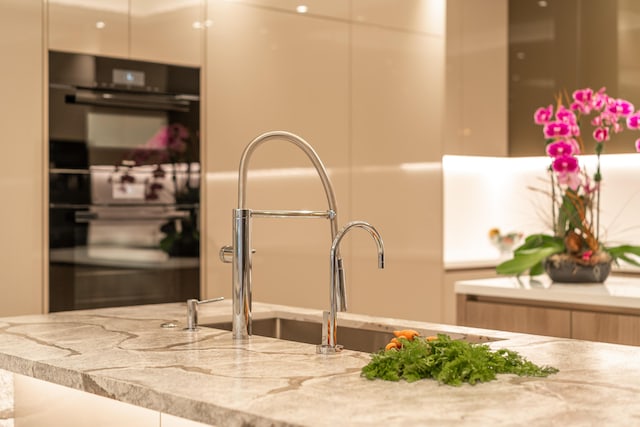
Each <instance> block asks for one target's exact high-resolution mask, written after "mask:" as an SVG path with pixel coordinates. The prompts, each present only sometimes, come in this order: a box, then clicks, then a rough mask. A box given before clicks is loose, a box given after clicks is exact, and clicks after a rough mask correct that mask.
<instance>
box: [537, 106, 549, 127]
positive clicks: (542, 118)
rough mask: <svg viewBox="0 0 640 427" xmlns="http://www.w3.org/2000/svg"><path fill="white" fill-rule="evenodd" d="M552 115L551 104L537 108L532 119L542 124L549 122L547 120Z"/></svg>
mask: <svg viewBox="0 0 640 427" xmlns="http://www.w3.org/2000/svg"><path fill="white" fill-rule="evenodd" d="M552 117H553V105H549V106H548V107H546V108H544V107H541V108H538V109H537V110H536V112H535V113H534V115H533V121H534V122H535V123H536V124H537V125H544V124H547V123H549V120H551V118H552Z"/></svg>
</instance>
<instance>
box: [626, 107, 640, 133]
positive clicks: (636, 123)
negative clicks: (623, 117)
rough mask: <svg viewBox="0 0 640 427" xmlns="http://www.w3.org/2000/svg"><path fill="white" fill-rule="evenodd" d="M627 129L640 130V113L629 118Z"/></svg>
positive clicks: (637, 112)
mask: <svg viewBox="0 0 640 427" xmlns="http://www.w3.org/2000/svg"><path fill="white" fill-rule="evenodd" d="M627 127H628V128H629V129H640V111H636V112H635V113H634V114H632V115H630V116H629V117H627Z"/></svg>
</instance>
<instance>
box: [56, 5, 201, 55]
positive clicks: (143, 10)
mask: <svg viewBox="0 0 640 427" xmlns="http://www.w3.org/2000/svg"><path fill="white" fill-rule="evenodd" d="M203 16H204V1H203V0H109V1H105V0H48V26H49V46H48V48H49V49H51V50H58V51H63V52H73V53H86V54H92V55H102V56H112V57H120V58H130V59H137V60H144V61H152V62H163V63H169V64H180V65H200V64H201V63H202V53H203V52H202V46H203V43H202V39H203V38H204V35H203V33H204V31H203V30H204V28H205V27H206V26H207V23H206V22H205V21H204V19H203Z"/></svg>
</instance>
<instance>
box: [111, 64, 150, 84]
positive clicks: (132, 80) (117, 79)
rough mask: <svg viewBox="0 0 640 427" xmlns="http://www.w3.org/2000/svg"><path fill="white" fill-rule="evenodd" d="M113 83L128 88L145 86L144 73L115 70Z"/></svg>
mask: <svg viewBox="0 0 640 427" xmlns="http://www.w3.org/2000/svg"><path fill="white" fill-rule="evenodd" d="M113 83H115V84H120V85H127V86H144V73H143V72H142V71H132V70H119V69H117V68H115V69H114V70H113Z"/></svg>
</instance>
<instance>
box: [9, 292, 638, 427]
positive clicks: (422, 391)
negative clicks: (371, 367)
mask: <svg viewBox="0 0 640 427" xmlns="http://www.w3.org/2000/svg"><path fill="white" fill-rule="evenodd" d="M185 313H186V305H185V304H180V303H175V304H159V305H148V306H135V307H123V308H106V309H96V310H86V311H74V312H60V313H53V314H47V315H33V316H20V317H11V318H1V319H0V369H3V370H5V371H6V372H10V373H12V374H13V375H14V376H15V379H16V395H15V407H16V409H15V417H16V419H17V420H20V418H21V417H22V416H23V415H24V416H25V418H29V417H30V416H31V417H34V416H35V417H36V418H37V415H38V414H37V410H35V411H34V410H30V411H22V410H21V409H20V408H21V405H22V404H23V400H25V399H27V400H28V399H29V398H28V397H27V396H23V395H21V391H20V390H21V387H18V386H17V384H18V383H20V384H22V382H23V379H26V380H27V382H29V381H38V382H43V384H52V385H55V387H59V388H60V389H62V388H65V389H66V388H70V389H75V390H74V391H79V392H81V394H82V395H88V396H102V397H106V398H108V399H110V400H112V401H114V402H117V403H119V404H120V403H121V404H122V405H127V404H128V405H133V406H134V407H139V408H143V409H145V410H148V411H151V412H154V413H156V414H158V415H157V416H156V418H154V419H158V420H159V422H158V423H157V424H156V425H162V426H163V427H164V426H166V425H169V424H168V423H163V418H162V416H163V415H167V416H170V417H179V418H176V419H178V420H181V419H184V420H185V422H187V421H186V420H193V421H196V422H200V423H204V424H206V425H217V426H248V425H251V426H342V425H345V426H346V425H348V426H372V425H384V426H389V425H403V426H405V425H412V426H418V425H438V426H442V425H493V426H496V425H519V424H521V425H528V426H531V425H534V426H535V425H540V426H542V425H544V426H548V425H553V424H557V425H625V424H627V425H633V424H635V423H637V422H638V420H640V403H638V396H639V395H640V372H639V371H638V369H637V366H638V361H639V360H640V348H638V347H631V346H622V345H612V344H604V343H595V342H588V341H578V340H571V339H562V338H550V337H545V336H535V335H525V334H517V333H507V332H500V331H490V330H479V329H472V328H465V327H456V326H449V325H437V324H430V323H422V322H416V321H405V320H398V319H383V318H373V317H368V316H362V315H356V314H351V313H341V314H340V316H339V321H338V322H339V324H340V325H350V326H353V327H356V328H358V327H359V328H370V329H381V328H382V329H384V328H387V329H388V330H392V329H394V328H413V329H419V330H428V331H440V332H443V333H450V334H453V335H455V336H456V337H459V338H460V337H462V338H464V337H465V336H468V337H470V338H473V339H475V340H478V339H479V340H482V339H486V342H487V343H488V345H489V346H491V348H493V349H497V348H503V347H504V348H509V349H511V350H515V351H518V352H519V353H521V354H522V355H524V356H525V357H527V358H528V359H529V360H531V361H533V362H534V363H536V364H540V365H551V366H555V367H557V368H559V369H560V372H559V373H557V374H555V375H552V376H550V377H547V378H530V377H517V376H514V375H501V376H499V377H498V379H497V380H496V381H492V382H488V383H481V384H477V385H475V386H471V385H467V384H465V385H463V386H460V387H451V386H446V385H440V384H438V383H437V382H435V381H433V380H422V381H418V382H414V383H406V382H404V381H402V382H386V381H380V380H376V381H369V380H366V379H364V378H362V377H361V376H360V370H361V368H362V367H363V366H364V365H365V364H366V363H368V361H369V359H370V356H369V354H367V353H362V352H358V351H351V350H344V351H343V352H341V353H339V354H337V355H331V356H325V355H318V354H316V349H315V346H314V345H312V344H305V343H299V342H293V341H286V340H280V339H273V338H267V337H261V336H253V337H252V338H251V339H250V341H248V342H235V341H234V340H233V339H232V338H231V333H230V332H228V331H224V330H220V329H213V328H207V327H202V328H200V329H199V330H198V331H196V332H191V331H186V330H184V329H183V327H184V324H185ZM253 313H254V318H256V319H258V318H261V317H273V316H277V317H282V318H288V319H306V320H314V321H319V319H320V318H321V313H320V312H319V311H318V310H308V309H300V308H293V307H285V306H277V305H266V304H254V310H253ZM199 317H200V323H201V324H206V323H210V322H217V321H222V320H227V321H228V320H229V319H230V301H223V302H221V303H215V304H209V305H204V306H201V307H200V316H199ZM168 323H173V324H175V325H176V327H166V326H171V325H167V324H168ZM161 325H164V326H165V327H161ZM389 337H391V334H389ZM319 339H320V337H318V340H319ZM338 342H340V337H339V336H338ZM60 386H62V387H60ZM0 396H2V393H0ZM33 396H34V395H32V397H33ZM47 402H48V403H47V405H48V407H51V406H55V405H56V403H57V401H56V396H55V394H54V393H51V392H50V393H49V395H48V396H47ZM83 405H84V403H83ZM94 413H95V414H96V415H98V414H97V412H96V411H94ZM74 417H76V418H77V415H76V414H75V413H74V412H69V413H68V418H69V419H72V418H74ZM86 424H88V421H85V425H86ZM19 425H20V424H19ZM23 425H37V424H33V423H32V424H28V423H25V424H23ZM49 425H54V424H51V420H49ZM93 425H94V426H97V425H99V424H95V423H94V424H93ZM176 425H180V424H176Z"/></svg>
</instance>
